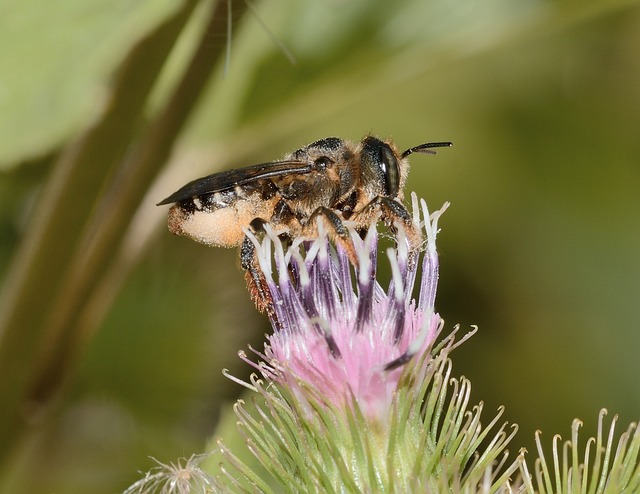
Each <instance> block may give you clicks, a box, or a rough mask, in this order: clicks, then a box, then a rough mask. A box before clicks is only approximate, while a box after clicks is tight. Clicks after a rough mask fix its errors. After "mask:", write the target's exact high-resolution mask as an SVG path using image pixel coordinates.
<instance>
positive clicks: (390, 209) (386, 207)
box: [363, 196, 424, 254]
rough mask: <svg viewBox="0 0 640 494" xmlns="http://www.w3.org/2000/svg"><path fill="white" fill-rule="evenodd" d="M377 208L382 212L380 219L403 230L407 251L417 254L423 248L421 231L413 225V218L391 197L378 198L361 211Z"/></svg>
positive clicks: (392, 226)
mask: <svg viewBox="0 0 640 494" xmlns="http://www.w3.org/2000/svg"><path fill="white" fill-rule="evenodd" d="M376 206H377V207H379V208H380V210H381V212H382V218H383V219H384V221H385V222H386V223H387V224H388V225H389V226H390V227H391V228H394V229H395V227H394V224H395V223H396V222H397V223H400V224H401V225H402V226H403V228H404V233H405V235H406V236H407V241H408V242H409V250H410V251H411V252H413V253H415V254H417V253H418V252H419V251H420V250H421V249H422V247H423V245H422V244H423V240H424V239H423V237H422V231H421V230H420V228H419V227H417V226H416V225H415V224H414V223H413V218H412V217H411V214H410V213H409V211H407V209H406V208H405V207H404V206H403V205H402V204H401V203H399V202H397V201H394V200H393V199H392V198H391V197H385V196H378V197H376V198H375V199H374V200H373V201H371V202H370V203H369V204H367V205H366V206H365V208H364V209H363V211H366V210H367V209H369V208H372V207H376Z"/></svg>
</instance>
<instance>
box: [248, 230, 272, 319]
mask: <svg viewBox="0 0 640 494" xmlns="http://www.w3.org/2000/svg"><path fill="white" fill-rule="evenodd" d="M240 265H241V266H242V269H244V271H245V273H244V279H245V281H246V283H247V290H248V291H249V296H250V297H251V300H253V303H254V304H255V305H256V308H257V309H258V310H259V311H260V312H266V313H267V315H268V316H269V317H272V318H273V317H274V313H273V299H272V298H271V293H270V292H269V287H268V285H267V280H266V278H265V276H264V274H263V273H262V270H261V269H260V262H259V261H258V255H257V253H256V248H255V246H254V245H253V242H251V240H250V239H249V237H244V240H243V241H242V246H241V247H240Z"/></svg>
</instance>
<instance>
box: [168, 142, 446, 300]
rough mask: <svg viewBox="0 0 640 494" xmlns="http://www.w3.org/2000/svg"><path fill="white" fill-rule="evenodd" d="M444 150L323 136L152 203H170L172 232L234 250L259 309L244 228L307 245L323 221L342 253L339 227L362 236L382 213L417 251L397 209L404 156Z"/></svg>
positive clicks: (259, 282)
mask: <svg viewBox="0 0 640 494" xmlns="http://www.w3.org/2000/svg"><path fill="white" fill-rule="evenodd" d="M451 145H452V144H451V143H450V142H431V143H425V144H420V145H418V146H414V147H412V148H409V149H407V150H406V151H403V152H400V151H399V149H398V147H397V146H396V145H395V144H394V143H393V142H392V141H390V140H381V139H379V138H377V137H374V136H371V135H369V136H366V137H364V138H363V139H362V140H361V141H360V142H353V141H347V140H342V139H339V138H337V137H327V138H325V139H320V140H318V141H315V142H313V143H311V144H308V145H307V146H304V147H302V148H300V149H297V150H295V151H293V152H292V153H290V154H288V155H287V156H285V157H284V159H282V160H280V161H271V162H268V163H262V164H259V165H253V166H248V167H245V168H239V169H235V170H229V171H223V172H220V173H214V174H213V175H209V176H207V177H203V178H199V179H197V180H194V181H192V182H189V183H188V184H186V185H185V186H184V187H182V188H181V189H179V190H178V191H176V192H174V193H173V194H171V195H170V196H169V197H167V198H166V199H164V200H163V201H161V202H159V203H158V205H159V206H160V205H164V204H172V206H171V209H170V210H169V219H168V224H169V231H171V232H172V233H174V234H177V235H184V236H187V237H190V238H192V239H193V240H196V241H197V242H201V243H204V244H207V245H210V246H216V247H240V248H241V249H240V259H241V264H242V267H243V268H244V269H245V270H246V278H247V284H248V286H249V292H250V293H251V296H252V298H253V300H254V302H255V303H256V306H257V307H258V309H260V310H261V311H264V310H265V309H266V310H268V309H269V305H270V299H269V297H268V296H267V292H266V289H265V282H264V277H263V276H262V275H261V273H260V270H259V266H258V262H257V258H256V255H255V250H254V247H253V243H252V242H251V241H250V240H249V239H248V238H247V237H246V235H245V231H246V230H251V231H254V232H259V231H261V230H262V229H263V227H264V224H266V223H268V224H269V225H270V226H271V227H272V228H273V230H274V231H275V232H277V233H278V234H279V235H280V236H281V238H285V239H289V240H291V239H294V238H299V237H301V238H308V239H312V238H315V237H317V236H318V221H319V220H323V221H325V222H326V223H327V224H328V226H329V231H330V232H331V235H332V237H333V238H334V239H335V240H336V241H340V242H342V243H343V244H344V245H345V246H347V251H349V249H348V246H349V233H348V230H347V228H346V227H345V225H344V222H345V221H349V222H350V223H351V225H354V227H355V229H356V230H357V231H360V232H365V231H366V230H367V228H368V227H369V226H370V225H371V223H372V222H373V221H374V220H375V219H376V218H377V217H378V215H381V216H382V218H383V220H384V221H385V222H386V223H387V224H389V225H391V226H393V223H394V222H396V221H400V222H401V223H403V224H404V225H405V230H406V231H407V232H408V234H407V236H408V238H409V241H410V244H411V245H412V246H413V247H414V248H416V249H417V248H419V245H420V244H421V240H422V239H421V236H420V233H419V231H418V230H417V229H416V228H415V227H414V226H413V224H412V220H411V216H410V215H409V213H408V211H407V209H406V208H405V207H404V205H403V199H404V185H405V182H406V180H407V175H408V173H409V162H408V160H407V157H408V156H409V155H410V154H412V153H416V152H421V153H432V154H433V153H434V151H433V150H432V148H437V147H443V146H451ZM352 257H353V259H355V254H354V255H353V256H352Z"/></svg>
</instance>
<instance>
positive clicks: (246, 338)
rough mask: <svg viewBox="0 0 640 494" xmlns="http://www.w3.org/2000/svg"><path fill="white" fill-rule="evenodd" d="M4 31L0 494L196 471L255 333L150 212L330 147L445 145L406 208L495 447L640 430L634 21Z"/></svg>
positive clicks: (507, 17)
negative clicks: (417, 209) (496, 428)
mask: <svg viewBox="0 0 640 494" xmlns="http://www.w3.org/2000/svg"><path fill="white" fill-rule="evenodd" d="M228 7H230V9H231V14H232V15H231V17H229V12H228V10H229V9H228ZM230 22H231V23H232V24H230ZM230 31H231V32H232V37H231V38H229V32H230ZM0 33H2V43H0V115H2V118H1V119H0V276H1V281H2V292H1V293H0V400H1V401H2V407H1V410H0V449H1V451H0V466H1V469H0V472H1V473H2V477H1V482H0V486H1V487H0V491H2V492H30V493H45V492H65V493H76V492H77V493H81V492H93V493H100V492H104V493H107V492H117V491H120V490H122V489H123V488H125V487H126V486H128V485H129V484H131V483H132V482H134V481H135V480H137V479H138V478H139V476H140V474H139V473H138V471H139V470H147V469H148V468H150V467H151V466H152V465H153V461H152V460H151V459H150V458H149V456H153V457H155V458H158V459H159V460H161V461H165V462H168V461H172V460H175V459H176V458H178V457H181V456H189V455H190V454H191V453H194V452H201V451H203V449H204V448H205V444H206V441H207V439H208V438H209V437H211V435H212V434H213V433H214V430H215V427H216V422H217V419H218V417H219V414H220V410H221V407H222V408H224V407H228V405H229V403H230V402H231V401H232V400H233V399H234V397H235V396H236V394H237V393H238V391H239V389H238V386H237V385H233V384H232V383H230V382H229V381H228V380H226V379H225V378H223V376H222V374H221V369H222V368H229V369H231V371H232V373H233V374H235V375H237V376H246V375H248V373H249V372H250V369H248V368H247V366H246V365H243V364H242V363H241V362H240V361H239V359H238V358H237V356H236V352H237V351H238V350H239V349H244V348H245V347H246V345H247V344H248V343H251V344H253V345H254V346H257V347H260V346H261V345H262V343H261V342H262V339H263V334H264V333H265V332H267V331H269V327H268V324H267V322H266V320H265V318H264V317H262V316H260V315H258V314H256V313H255V311H254V309H253V307H252V305H251V303H250V301H249V299H248V297H247V295H246V293H245V291H244V283H243V280H242V275H241V273H240V271H239V268H238V267H237V261H236V256H237V254H236V252H233V251H225V250H221V249H210V248H207V247H204V246H201V245H197V244H195V243H194V242H191V241H189V240H187V239H185V238H178V237H173V236H171V235H169V234H168V233H167V231H166V227H165V225H164V222H165V215H166V208H157V207H155V205H154V204H155V203H156V202H158V201H159V200H160V199H162V198H164V197H165V196H166V195H168V194H169V193H171V192H173V191H174V190H176V189H177V188H178V187H179V186H181V185H183V183H185V182H186V181H187V180H190V179H193V178H195V177H199V176H202V175H205V174H208V173H211V172H214V171H217V170H222V169H227V168H231V167H235V166H242V165H248V164H252V163H257V162H264V161H268V160H270V159H275V158H278V157H280V156H282V155H283V154H285V153H286V152H288V151H290V150H292V149H295V148H297V147H299V146H301V145H304V144H306V143H309V142H311V141H313V140H315V139H318V138H321V137H326V136H330V135H336V136H340V137H343V138H350V139H359V138H360V137H362V136H363V135H364V134H366V133H368V132H374V133H375V134H377V135H379V136H382V137H392V138H393V139H395V140H396V142H397V143H398V145H399V146H400V148H407V147H410V146H412V145H416V144H419V143H422V142H425V141H435V140H451V141H453V142H454V144H455V147H454V148H452V149H448V150H443V151H442V152H440V153H439V154H438V156H436V157H429V156H426V157H425V156H419V155H417V156H412V165H413V168H412V172H411V176H410V179H409V185H408V189H409V190H415V191H416V192H418V194H419V195H421V196H423V197H425V198H426V199H427V200H428V203H429V204H430V206H431V207H432V208H435V207H439V206H440V205H441V204H442V203H443V202H444V201H446V200H448V201H451V202H452V207H451V208H450V209H449V211H448V212H447V213H446V215H445V216H444V217H443V219H442V221H441V228H442V233H441V235H440V237H439V240H440V241H439V247H440V252H441V262H442V268H441V284H440V290H439V310H440V312H441V314H442V315H443V316H444V318H445V319H446V320H447V323H448V326H449V327H451V326H453V325H454V324H455V323H460V324H461V325H462V326H463V328H466V327H469V326H470V325H473V324H477V325H478V326H479V327H480V331H479V333H478V334H477V335H476V336H475V337H474V338H472V339H471V341H469V342H468V343H466V344H465V345H464V346H463V347H462V348H461V349H460V350H457V351H456V352H455V354H454V368H455V369H456V370H457V372H458V373H459V374H464V375H466V376H467V377H469V378H470V379H471V381H472V383H473V386H474V393H473V398H474V400H475V401H480V400H484V402H485V404H486V407H487V417H489V416H490V415H491V410H494V409H496V408H497V407H498V406H499V405H501V404H504V405H506V407H507V414H506V417H507V419H508V420H509V421H511V422H516V423H518V424H519V425H520V427H521V429H520V433H519V435H518V438H517V441H516V444H513V449H517V448H518V447H519V446H520V445H524V446H527V447H528V449H529V450H532V448H533V446H532V445H533V432H534V430H536V429H538V428H540V429H542V430H543V431H544V434H545V436H546V437H547V438H548V440H549V441H550V440H551V437H552V435H553V434H554V433H556V432H560V433H563V434H565V436H566V435H567V434H568V432H569V427H570V424H571V420H572V419H573V418H574V417H576V416H578V417H580V418H582V419H585V421H586V423H587V430H588V431H589V432H591V431H592V430H593V426H594V425H595V423H596V416H597V411H598V410H599V409H600V408H601V407H607V408H608V409H609V410H610V411H612V412H617V413H619V414H620V415H621V419H622V422H623V423H625V422H630V421H632V420H637V419H638V418H639V415H640V413H639V412H640V392H638V391H639V389H638V370H637V363H636V362H635V358H637V356H638V353H639V351H640V331H638V317H637V312H638V304H639V301H640V256H639V253H640V139H638V135H637V134H638V129H639V128H640V56H638V53H639V52H638V47H639V46H640V5H639V4H638V2H634V1H627V0H601V1H598V0H592V1H590V2H580V1H569V0H567V1H550V0H547V1H543V0H487V1H485V2H476V1H472V0H455V1H444V0H398V1H395V2H370V1H365V0H351V1H346V0H316V1H308V0H303V1H300V0H280V1H277V2H274V1H268V0H266V1H263V2H256V3H255V4H250V3H246V2H244V1H241V0H233V1H231V2H227V1H223V2H221V3H219V4H216V3H215V2H212V1H210V0H201V1H196V0H184V1H183V2H179V1H178V0H139V1H136V2H131V1H129V0H59V1H56V2H48V3H46V2H37V1H33V0H31V1H26V2H18V1H17V0H5V1H4V2H3V3H0ZM229 41H231V43H230V45H229V43H228V42H229ZM229 47H230V51H229V52H228V51H227V50H228V48H229ZM292 57H293V58H294V59H295V63H293V62H292Z"/></svg>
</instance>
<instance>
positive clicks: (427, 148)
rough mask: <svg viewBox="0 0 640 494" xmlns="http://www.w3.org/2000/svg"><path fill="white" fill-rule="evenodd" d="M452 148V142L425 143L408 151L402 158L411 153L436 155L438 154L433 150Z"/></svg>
mask: <svg viewBox="0 0 640 494" xmlns="http://www.w3.org/2000/svg"><path fill="white" fill-rule="evenodd" d="M451 146H453V143H452V142H425V143H424V144H420V145H418V146H413V147H412V148H409V149H407V150H406V151H405V152H404V153H402V157H403V158H406V157H407V156H409V155H410V154H411V153H425V154H436V152H435V151H433V150H432V149H431V148H448V147H451Z"/></svg>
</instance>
